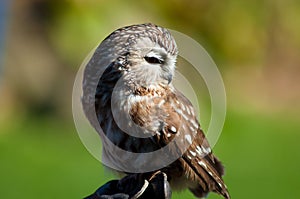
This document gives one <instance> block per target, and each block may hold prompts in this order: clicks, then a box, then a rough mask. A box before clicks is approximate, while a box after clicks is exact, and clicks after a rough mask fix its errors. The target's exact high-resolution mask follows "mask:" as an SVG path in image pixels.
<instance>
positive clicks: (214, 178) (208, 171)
mask: <svg viewBox="0 0 300 199" xmlns="http://www.w3.org/2000/svg"><path fill="white" fill-rule="evenodd" d="M187 163H188V164H189V165H190V166H191V168H192V169H193V170H194V172H195V173H196V174H197V176H198V178H199V186H197V187H196V188H190V191H191V192H192V193H193V194H194V195H195V196H197V197H199V198H202V197H205V196H206V195H207V194H208V192H209V191H213V192H216V193H218V194H220V195H222V196H223V197H224V198H225V199H230V195H229V193H228V191H227V187H226V185H225V183H224V181H223V180H222V178H221V176H222V175H223V174H224V169H223V166H222V164H221V162H220V161H219V160H218V159H217V158H216V157H215V156H214V155H213V154H209V155H207V156H205V157H204V158H202V159H200V160H199V159H198V160H194V161H192V162H190V161H187ZM194 164H198V165H194ZM199 166H200V167H199Z"/></svg>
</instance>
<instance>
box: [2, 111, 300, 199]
mask: <svg viewBox="0 0 300 199" xmlns="http://www.w3.org/2000/svg"><path fill="white" fill-rule="evenodd" d="M299 130H300V124H299V122H297V121H296V120H294V119H293V118H288V117H287V118H286V119H285V120H282V119H279V118H276V117H272V116H269V117H265V116H261V115H258V114H254V113H252V114H251V113H237V112H235V111H231V110H229V111H228V114H227V120H226V123H225V128H224V131H223V134H222V136H221V138H220V139H219V142H218V143H217V145H216V147H215V148H214V151H215V153H216V154H217V155H218V156H219V157H221V159H222V161H223V162H224V164H225V166H226V175H225V181H226V183H227V185H228V188H229V190H230V193H231V195H232V198H245V199H246V198H253V197H255V198H286V197H287V196H288V198H297V197H298V196H299V193H298V189H297V187H298V186H299V177H300V173H299V172H298V168H299V167H298V164H297V163H298V162H300V155H299V153H296V152H297V151H299V143H298V141H299V139H300V136H299V133H297V132H299ZM41 131H43V133H41ZM0 132H1V134H0V157H1V164H0V176H1V178H0V187H1V189H0V190H1V192H0V195H1V198H80V197H83V196H86V195H88V194H90V193H92V192H93V191H94V190H95V189H96V188H97V187H98V186H99V185H101V184H102V183H105V182H106V181H107V180H109V179H113V178H114V177H113V176H112V175H110V174H107V173H106V172H104V170H103V168H102V166H101V164H100V163H99V162H98V161H97V160H96V159H94V158H93V157H92V156H91V155H90V154H89V153H88V152H87V150H86V149H85V148H84V146H83V145H82V144H81V142H80V140H79V138H78V136H77V134H76V130H75V128H74V126H73V124H72V123H70V124H65V123H60V122H59V121H55V122H53V120H51V119H40V118H34V119H33V118H30V119H28V118H23V120H20V121H14V123H11V124H7V125H4V126H1V129H0ZM257 194H259V195H257ZM173 196H174V198H192V196H191V194H190V193H188V192H187V191H185V192H181V193H173ZM208 198H220V197H218V196H216V195H214V194H210V195H209V197H208Z"/></svg>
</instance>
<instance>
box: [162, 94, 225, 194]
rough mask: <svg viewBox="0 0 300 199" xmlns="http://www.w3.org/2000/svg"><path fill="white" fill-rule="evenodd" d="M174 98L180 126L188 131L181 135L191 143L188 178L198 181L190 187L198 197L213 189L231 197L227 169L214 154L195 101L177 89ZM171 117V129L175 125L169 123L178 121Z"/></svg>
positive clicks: (186, 163)
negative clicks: (194, 104) (191, 100)
mask: <svg viewBox="0 0 300 199" xmlns="http://www.w3.org/2000/svg"><path fill="white" fill-rule="evenodd" d="M174 99H176V102H175V103H173V108H174V110H175V112H176V113H178V114H179V115H181V121H180V122H179V123H180V129H181V131H183V132H182V133H183V134H184V136H181V137H182V139H185V140H186V141H188V142H191V143H190V146H189V148H188V149H187V150H186V152H185V153H184V154H183V156H182V160H181V161H182V162H183V165H184V167H185V168H184V170H185V171H186V175H187V176H188V178H190V179H195V180H196V181H197V182H198V186H196V187H190V190H191V191H192V192H193V194H194V195H195V196H197V197H203V196H205V195H207V193H208V192H209V191H214V192H216V193H219V194H221V195H223V196H224V197H225V198H227V199H229V198H230V196H229V193H228V191H227V188H226V185H225V183H224V181H223V179H222V177H221V176H222V175H223V174H224V168H223V166H222V164H221V162H220V161H219V160H218V159H217V158H216V156H215V155H214V154H213V153H212V151H211V148H210V146H209V143H208V141H207V139H206V138H205V135H204V133H203V131H202V130H201V128H200V125H199V123H198V120H197V118H196V116H195V113H194V108H193V106H192V104H191V103H190V101H189V100H188V99H187V98H186V97H185V96H184V95H183V94H182V93H180V92H179V91H175V96H174ZM175 118H176V117H175ZM169 120H170V121H168V123H167V126H166V128H167V129H168V128H171V127H170V125H169V124H172V123H174V122H176V121H172V120H173V117H170V118H169ZM179 136H180V135H179ZM190 137H191V138H192V141H191V140H190Z"/></svg>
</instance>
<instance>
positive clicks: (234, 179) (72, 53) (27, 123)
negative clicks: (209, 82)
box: [0, 0, 300, 199]
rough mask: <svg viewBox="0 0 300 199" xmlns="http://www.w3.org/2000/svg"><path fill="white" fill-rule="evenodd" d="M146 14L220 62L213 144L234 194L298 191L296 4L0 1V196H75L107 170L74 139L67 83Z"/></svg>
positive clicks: (290, 0)
mask: <svg viewBox="0 0 300 199" xmlns="http://www.w3.org/2000/svg"><path fill="white" fill-rule="evenodd" d="M143 22H153V23H156V24H159V25H161V26H164V27H167V28H170V29H174V30H177V31H180V32H183V33H185V34H187V35H189V36H191V37H192V38H194V39H195V40H197V41H198V42H199V43H201V44H202V45H203V46H204V47H205V49H206V50H207V51H208V52H209V54H210V55H211V57H212V58H213V59H214V61H215V62H216V64H217V66H218V67H219V69H220V72H221V74H222V76H223V78H224V83H225V87H226V91H227V109H228V110H227V118H226V121H225V126H224V129H223V133H222V135H221V137H220V139H219V141H218V143H217V145H216V146H215V148H214V151H215V153H216V154H217V155H218V156H219V157H221V159H222V161H223V162H224V164H225V166H226V175H225V177H224V178H225V181H226V184H227V185H228V188H229V190H230V193H231V195H232V198H240V199H247V198H273V199H275V198H291V199H293V198H300V193H299V185H300V172H299V166H300V165H299V163H300V150H299V149H300V147H299V146H300V145H299V140H300V103H299V101H300V1H297V0H287V1H281V0H263V1H251V0H245V1H236V0H226V1H208V0H207V1H197V0H188V1H183V0H168V1H159V0H152V1H143V0H141V1H133V0H128V1H122V0H110V1H104V0H98V1H96V0H85V1H83V0H26V1H17V0H15V1H13V0H1V1H0V64H1V65H0V66H1V67H0V96H1V97H0V198H49V199H50V198H82V197H84V196H86V195H88V194H90V193H92V192H93V191H94V190H95V189H96V188H97V187H99V186H100V185H101V184H102V183H104V182H106V181H107V180H109V179H113V178H114V176H113V175H111V174H107V172H106V171H105V170H103V168H102V166H101V164H100V163H99V162H98V161H97V160H96V159H94V158H93V157H92V156H91V155H90V154H89V153H88V151H87V150H86V149H85V147H84V146H83V145H82V143H81V142H80V139H79V137H78V135H77V133H76V129H75V127H74V123H73V119H72V110H71V101H72V86H73V81H74V78H75V75H76V72H77V70H78V68H79V67H80V64H81V62H82V61H83V59H84V58H85V56H86V55H87V54H88V53H89V52H90V50H91V49H93V48H94V47H95V46H96V45H97V44H98V43H99V42H100V41H101V40H102V39H104V38H105V37H106V35H108V34H109V33H110V32H112V31H113V30H115V29H116V28H119V27H122V26H125V25H130V24H135V23H143ZM199 95H200V96H201V93H200V94H199ZM173 195H174V198H192V196H191V194H190V193H188V192H187V191H185V192H181V193H174V194H173ZM208 198H210V199H212V198H220V197H218V196H217V195H215V194H210V195H209V197H208Z"/></svg>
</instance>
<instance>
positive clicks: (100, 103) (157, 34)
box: [82, 23, 230, 199]
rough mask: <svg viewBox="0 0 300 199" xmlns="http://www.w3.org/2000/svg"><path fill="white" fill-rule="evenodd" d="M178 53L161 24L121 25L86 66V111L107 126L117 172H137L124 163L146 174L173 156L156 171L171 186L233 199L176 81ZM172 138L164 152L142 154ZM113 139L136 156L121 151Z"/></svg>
mask: <svg viewBox="0 0 300 199" xmlns="http://www.w3.org/2000/svg"><path fill="white" fill-rule="evenodd" d="M177 54H178V49H177V46H176V43H175V40H174V38H173V37H172V35H171V34H170V32H169V31H168V30H167V29H165V28H162V27H159V26H157V25H154V24H151V23H147V24H139V25H132V26H127V27H123V28H120V29H118V30H116V31H114V32H113V33H111V34H110V35H109V36H108V37H106V38H105V39H104V40H103V41H102V43H101V44H100V45H99V46H98V48H97V49H96V51H95V52H94V54H93V56H92V58H91V59H90V61H89V63H88V64H87V66H86V68H85V71H84V77H83V96H82V104H83V109H84V111H85V114H86V116H87V118H88V120H89V121H90V123H91V124H92V126H93V127H94V128H95V129H96V130H97V131H98V132H102V133H100V136H101V138H102V143H103V151H102V152H103V154H102V155H103V157H104V159H105V161H106V163H108V164H110V165H113V168H114V170H117V171H120V172H125V173H133V172H132V171H128V170H127V171H126V169H122V168H125V167H126V166H128V164H131V165H137V167H136V168H135V169H136V171H137V172H141V171H142V168H141V167H143V166H147V165H149V164H152V163H155V162H156V163H159V162H161V161H162V160H164V159H165V158H168V157H169V156H174V157H176V159H174V160H172V162H170V163H169V164H165V165H163V166H161V168H159V169H158V168H156V169H154V171H153V172H155V170H156V171H157V170H160V171H162V172H164V173H165V174H166V175H167V178H168V181H169V182H170V185H171V187H172V188H175V189H176V188H178V187H184V188H188V189H189V190H190V191H191V192H192V193H193V194H194V195H195V196H196V197H198V198H202V197H205V196H206V195H207V194H208V193H209V192H211V191H212V192H216V193H218V194H220V195H222V196H223V197H224V198H227V199H229V198H230V196H229V193H228V191H227V188H226V185H225V184H224V182H223V179H222V175H223V174H224V169H223V166H222V164H221V163H220V161H219V160H218V159H217V158H216V156H215V155H214V154H213V153H212V151H211V148H210V146H209V144H208V142H207V140H206V138H205V135H204V133H203V131H202V130H201V128H200V125H199V122H198V120H197V118H196V115H195V111H194V108H193V106H192V104H191V103H190V101H189V100H188V99H187V98H186V97H185V96H184V95H183V94H182V93H181V92H179V91H178V90H177V89H176V88H174V86H173V85H172V78H173V76H174V72H175V64H176V57H177ZM174 140H175V141H174ZM172 141H174V142H172ZM170 143H173V145H171V146H170V147H169V148H168V149H167V151H164V152H165V154H164V155H165V156H164V157H163V156H159V155H155V156H153V157H151V159H150V161H149V159H148V160H146V159H145V158H143V157H144V156H143V155H144V154H149V153H151V152H153V151H157V150H159V149H161V148H163V147H165V146H167V145H169V144H170ZM110 144H112V146H117V148H119V149H121V150H123V151H126V152H129V154H134V155H135V156H134V157H135V158H132V157H129V156H130V155H128V157H127V155H126V154H125V155H124V154H120V155H118V153H117V152H116V150H115V147H110V146H111V145H110ZM184 146H186V147H184ZM166 153H167V155H166ZM139 154H141V155H139ZM132 162H134V163H133V164H132ZM147 172H148V171H147Z"/></svg>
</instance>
